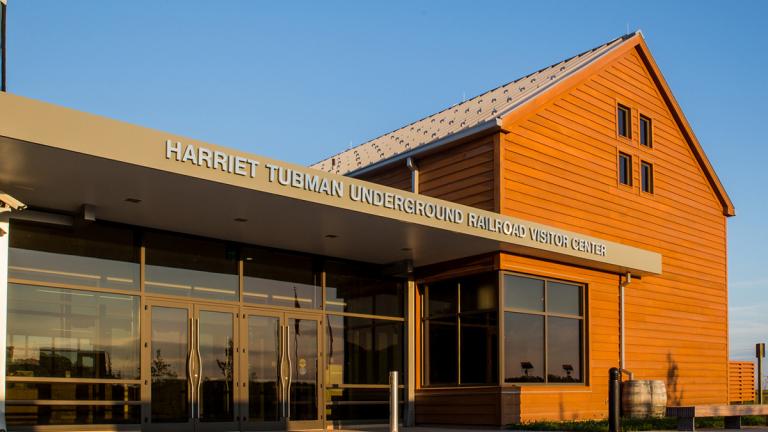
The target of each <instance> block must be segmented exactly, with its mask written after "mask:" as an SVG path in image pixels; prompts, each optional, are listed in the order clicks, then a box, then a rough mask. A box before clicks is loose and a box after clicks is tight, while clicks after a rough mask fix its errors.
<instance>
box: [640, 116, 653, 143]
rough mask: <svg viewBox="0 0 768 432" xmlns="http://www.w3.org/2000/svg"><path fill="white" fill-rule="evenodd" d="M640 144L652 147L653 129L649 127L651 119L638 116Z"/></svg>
mask: <svg viewBox="0 0 768 432" xmlns="http://www.w3.org/2000/svg"><path fill="white" fill-rule="evenodd" d="M640 144H642V145H644V146H646V147H653V129H651V119H650V118H648V117H646V116H644V115H641V116H640Z"/></svg>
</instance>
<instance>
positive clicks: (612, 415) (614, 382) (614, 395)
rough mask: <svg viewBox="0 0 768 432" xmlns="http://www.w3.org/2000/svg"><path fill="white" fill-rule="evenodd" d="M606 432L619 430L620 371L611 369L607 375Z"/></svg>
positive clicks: (617, 431)
mask: <svg viewBox="0 0 768 432" xmlns="http://www.w3.org/2000/svg"><path fill="white" fill-rule="evenodd" d="M608 375H609V378H608V432H619V431H620V430H621V413H620V412H619V409H620V403H621V371H620V370H619V369H618V368H611V370H610V371H609V373H608Z"/></svg>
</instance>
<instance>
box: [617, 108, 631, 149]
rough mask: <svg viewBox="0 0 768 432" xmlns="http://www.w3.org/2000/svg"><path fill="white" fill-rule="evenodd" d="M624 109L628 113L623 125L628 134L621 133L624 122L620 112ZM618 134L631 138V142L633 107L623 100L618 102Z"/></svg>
mask: <svg viewBox="0 0 768 432" xmlns="http://www.w3.org/2000/svg"><path fill="white" fill-rule="evenodd" d="M622 111H623V112H625V113H626V115H625V116H624V125H623V126H624V130H625V132H626V135H624V134H622V133H621V126H622V124H621V121H620V118H619V113H620V112H622ZM616 136H617V137H619V138H621V139H625V140H629V141H630V142H631V141H632V108H631V107H630V106H629V105H626V104H623V103H621V102H616Z"/></svg>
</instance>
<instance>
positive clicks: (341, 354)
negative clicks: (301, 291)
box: [326, 315, 403, 385]
mask: <svg viewBox="0 0 768 432" xmlns="http://www.w3.org/2000/svg"><path fill="white" fill-rule="evenodd" d="M326 319H327V320H328V327H327V335H326V346H327V348H326V349H327V353H326V355H327V357H328V369H327V378H326V379H327V385H339V384H387V383H388V377H389V371H400V372H401V373H402V365H403V346H402V340H403V323H402V322H399V321H389V320H379V319H370V318H357V317H345V316H335V315H328V316H327V318H326Z"/></svg>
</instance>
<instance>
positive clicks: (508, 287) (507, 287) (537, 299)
mask: <svg viewBox="0 0 768 432" xmlns="http://www.w3.org/2000/svg"><path fill="white" fill-rule="evenodd" d="M504 306H505V307H508V308H513V309H526V310H530V311H537V312H541V311H543V310H544V281H543V280H541V279H531V278H527V277H522V276H513V275H504Z"/></svg>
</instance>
